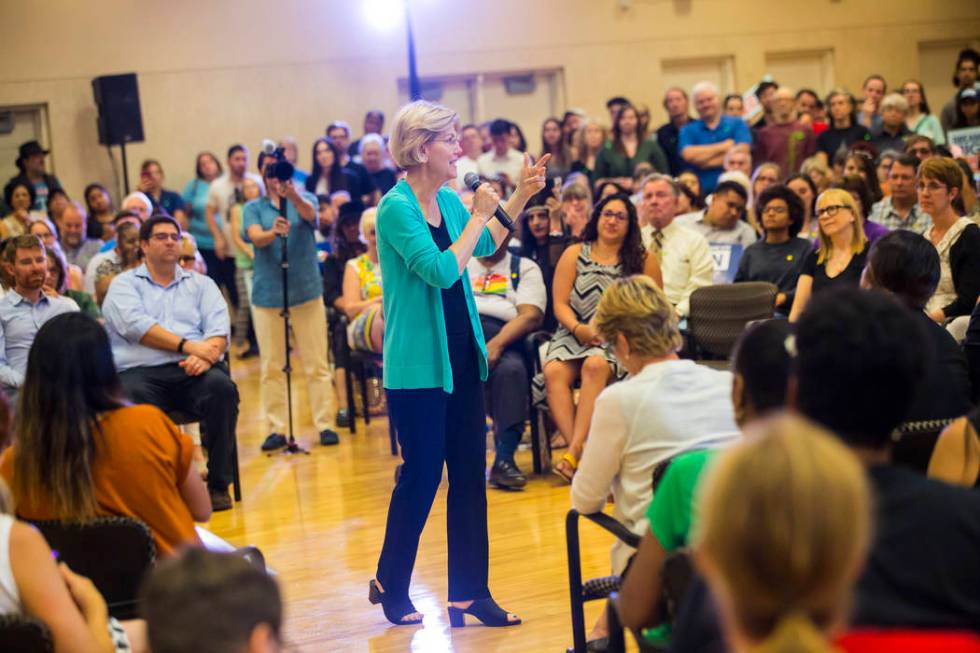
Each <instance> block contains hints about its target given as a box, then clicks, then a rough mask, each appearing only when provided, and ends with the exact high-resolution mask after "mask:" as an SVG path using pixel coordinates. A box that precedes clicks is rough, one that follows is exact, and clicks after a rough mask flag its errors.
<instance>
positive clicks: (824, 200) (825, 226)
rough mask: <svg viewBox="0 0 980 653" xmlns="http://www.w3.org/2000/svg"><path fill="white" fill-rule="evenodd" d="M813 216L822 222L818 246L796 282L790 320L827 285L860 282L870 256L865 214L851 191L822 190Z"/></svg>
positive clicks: (819, 222) (794, 319) (808, 258)
mask: <svg viewBox="0 0 980 653" xmlns="http://www.w3.org/2000/svg"><path fill="white" fill-rule="evenodd" d="M814 215H816V218H817V222H818V225H819V233H818V242H819V246H818V247H817V250H816V251H814V252H811V253H810V255H809V256H808V257H807V259H806V262H805V263H804V264H803V271H802V272H801V273H800V278H799V280H798V281H797V282H796V297H795V298H794V300H793V308H792V309H791V310H790V313H789V319H790V322H795V321H796V320H797V319H798V318H799V316H800V314H801V313H802V312H803V309H805V308H806V305H807V302H809V301H810V297H811V296H812V295H814V294H816V293H818V292H821V291H822V290H825V289H827V288H834V287H838V286H844V285H853V286H857V285H859V284H860V283H861V271H862V270H864V263H865V260H866V259H867V256H868V239H867V237H866V236H865V235H864V216H863V214H862V213H861V207H860V206H859V205H858V203H857V201H856V200H855V199H854V196H852V195H851V194H850V193H849V192H847V191H846V190H843V189H840V188H831V189H830V190H825V191H824V192H822V193H820V197H818V198H817V209H816V211H814Z"/></svg>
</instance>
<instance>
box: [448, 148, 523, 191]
mask: <svg viewBox="0 0 980 653" xmlns="http://www.w3.org/2000/svg"><path fill="white" fill-rule="evenodd" d="M476 164H477V168H478V170H479V173H480V175H481V176H483V177H495V176H497V175H499V174H500V173H504V174H505V175H507V177H508V179H509V181H510V184H511V185H512V186H513V185H516V184H517V182H519V181H520V180H521V170H523V169H524V155H523V154H521V153H520V152H518V151H517V150H515V149H514V148H511V149H509V150H507V154H505V155H504V156H497V153H496V152H494V151H493V150H490V151H489V152H484V153H483V154H481V155H480V158H479V159H477V160H476ZM456 165H457V170H458V169H459V164H458V163H457V164H456Z"/></svg>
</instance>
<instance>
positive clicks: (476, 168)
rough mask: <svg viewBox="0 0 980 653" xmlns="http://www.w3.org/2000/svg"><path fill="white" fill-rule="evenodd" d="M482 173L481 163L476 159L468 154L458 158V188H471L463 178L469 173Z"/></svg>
mask: <svg viewBox="0 0 980 653" xmlns="http://www.w3.org/2000/svg"><path fill="white" fill-rule="evenodd" d="M471 172H472V173H473V174H476V175H478V174H480V165H479V163H478V162H477V160H476V159H471V158H470V157H468V156H461V157H459V159H457V160H456V189H457V190H466V189H467V188H469V187H468V186H467V185H466V182H464V181H463V178H464V177H466V175H468V174H469V173H471Z"/></svg>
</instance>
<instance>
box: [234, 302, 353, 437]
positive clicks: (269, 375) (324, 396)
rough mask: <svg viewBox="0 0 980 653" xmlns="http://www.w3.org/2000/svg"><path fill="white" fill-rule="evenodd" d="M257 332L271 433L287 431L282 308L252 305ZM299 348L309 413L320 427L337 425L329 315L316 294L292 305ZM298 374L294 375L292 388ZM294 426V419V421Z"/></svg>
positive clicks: (267, 416) (292, 320)
mask: <svg viewBox="0 0 980 653" xmlns="http://www.w3.org/2000/svg"><path fill="white" fill-rule="evenodd" d="M252 310H253V319H254V321H255V335H256V337H257V338H258V341H259V351H260V355H261V368H262V395H261V396H262V404H263V405H264V406H265V414H266V419H267V420H268V423H269V433H281V434H284V435H285V434H286V432H287V429H288V426H287V421H286V420H287V414H286V375H285V374H284V373H283V371H282V368H283V367H284V366H285V364H286V350H285V342H284V340H283V331H282V320H283V318H282V316H281V315H280V313H281V312H282V309H279V308H264V307H261V306H253V307H252ZM289 323H290V325H291V326H292V328H293V335H294V336H295V343H296V348H297V349H298V350H299V355H300V357H301V360H302V363H303V371H304V372H305V373H306V388H307V394H308V395H309V398H310V413H311V414H312V416H313V425H314V426H315V427H316V430H317V431H322V430H324V429H333V428H334V413H335V411H336V403H335V401H334V390H333V383H332V380H331V376H330V367H329V365H328V364H327V315H326V311H325V309H324V306H323V301H322V300H321V299H320V298H319V297H317V298H316V299H311V300H310V301H308V302H305V303H303V304H299V305H297V306H293V307H291V308H290V309H289ZM296 381H297V378H296V377H295V376H294V377H293V392H295V391H296V388H297V385H296ZM294 426H295V422H294Z"/></svg>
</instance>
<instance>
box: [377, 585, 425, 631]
mask: <svg viewBox="0 0 980 653" xmlns="http://www.w3.org/2000/svg"><path fill="white" fill-rule="evenodd" d="M368 601H370V602H371V603H372V604H374V605H377V604H379V603H380V604H381V610H382V612H384V613H385V619H387V620H388V621H390V622H391V623H393V624H395V625H396V626H419V625H421V624H422V618H421V617H419V619H418V620H417V621H416V620H414V619H410V620H406V617H407V616H408V615H410V614H412V613H416V612H418V610H416V609H415V606H414V605H412V600H411V599H409V598H408V597H407V596H406V597H405V598H404V599H402V600H396V599H393V598H391V599H390V598H388V594H387V592H382V591H381V588H380V587H378V583H377V582H375V581H374V580H372V581H371V582H370V583H369V584H368Z"/></svg>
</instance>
